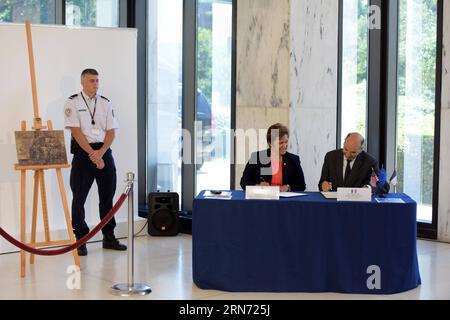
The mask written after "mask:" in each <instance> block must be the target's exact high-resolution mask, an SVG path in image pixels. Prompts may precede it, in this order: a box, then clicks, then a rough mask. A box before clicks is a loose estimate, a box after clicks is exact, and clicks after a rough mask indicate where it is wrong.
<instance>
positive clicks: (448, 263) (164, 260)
mask: <svg viewBox="0 0 450 320" xmlns="http://www.w3.org/2000/svg"><path fill="white" fill-rule="evenodd" d="M88 250H89V255H88V256H87V257H82V258H81V262H82V266H83V267H82V272H81V289H79V290H70V289H68V283H69V285H72V286H73V284H74V283H75V282H74V281H72V280H73V279H74V276H73V275H71V274H69V273H67V268H68V267H70V266H71V265H72V264H73V260H72V259H71V258H72V256H71V255H70V254H68V255H64V256H59V257H37V258H36V263H35V265H34V266H32V267H31V268H30V266H29V265H27V276H26V278H24V279H21V278H20V277H19V270H20V255H19V254H18V253H16V254H7V255H0V285H1V287H2V288H3V289H2V290H0V299H130V298H121V297H116V296H113V295H111V294H110V293H109V288H110V287H111V286H112V285H114V284H117V283H124V282H126V281H127V253H126V252H115V251H110V250H103V249H102V248H101V243H92V244H88ZM191 253H192V245H191V236H189V235H179V236H177V237H167V238H156V237H155V238H153V237H149V236H144V237H140V238H138V239H137V240H136V242H135V282H145V283H146V284H148V285H149V286H150V287H151V288H152V290H153V291H152V293H151V294H150V295H148V296H145V297H134V298H133V299H155V300H189V299H195V300H201V299H215V300H223V299H233V300H246V299H251V300H264V299H271V300H278V299H282V300H291V299H313V300H315V299H321V300H328V299H446V300H449V299H450V244H444V243H438V242H430V241H422V240H419V241H418V254H419V264H420V272H421V277H422V286H421V287H419V288H417V289H415V290H412V291H409V292H405V293H401V294H398V295H391V296H367V295H344V294H336V293H321V294H309V293H289V294H287V293H279V294H275V293H230V292H221V291H209V290H201V289H199V288H197V287H196V286H195V285H194V284H193V282H192V257H191Z"/></svg>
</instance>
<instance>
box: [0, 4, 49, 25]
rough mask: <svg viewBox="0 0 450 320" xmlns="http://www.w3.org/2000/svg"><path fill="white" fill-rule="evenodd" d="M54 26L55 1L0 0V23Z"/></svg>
mask: <svg viewBox="0 0 450 320" xmlns="http://www.w3.org/2000/svg"><path fill="white" fill-rule="evenodd" d="M26 19H30V21H31V23H39V24H54V23H55V0H41V1H39V0H35V1H30V0H22V1H20V0H0V22H17V23H24V22H25V20H26Z"/></svg>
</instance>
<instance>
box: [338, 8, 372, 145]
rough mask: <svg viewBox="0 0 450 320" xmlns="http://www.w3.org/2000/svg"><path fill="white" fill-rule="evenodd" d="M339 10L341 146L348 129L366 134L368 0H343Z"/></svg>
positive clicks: (348, 131)
mask: <svg viewBox="0 0 450 320" xmlns="http://www.w3.org/2000/svg"><path fill="white" fill-rule="evenodd" d="M342 10H343V20H342V101H341V106H342V107H341V114H342V117H341V118H342V121H341V145H342V144H343V142H344V139H345V137H346V136H347V134H348V133H350V132H359V133H361V134H362V135H364V136H366V127H367V126H366V123H367V120H366V119H367V70H368V49H367V47H368V46H367V44H368V37H369V26H368V21H369V20H368V0H344V1H343V8H342Z"/></svg>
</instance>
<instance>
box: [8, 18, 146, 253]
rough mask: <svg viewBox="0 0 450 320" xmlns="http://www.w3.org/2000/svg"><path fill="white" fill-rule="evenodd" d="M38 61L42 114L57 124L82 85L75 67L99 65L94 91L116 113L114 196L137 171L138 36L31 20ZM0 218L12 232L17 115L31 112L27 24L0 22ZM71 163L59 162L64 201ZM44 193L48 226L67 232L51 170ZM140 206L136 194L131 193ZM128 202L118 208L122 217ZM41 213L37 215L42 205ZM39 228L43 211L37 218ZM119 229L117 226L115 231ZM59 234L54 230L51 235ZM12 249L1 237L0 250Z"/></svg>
mask: <svg viewBox="0 0 450 320" xmlns="http://www.w3.org/2000/svg"><path fill="white" fill-rule="evenodd" d="M32 33H33V43H34V56H35V63H36V75H37V90H38V100H39V109H40V115H41V118H42V119H43V121H47V120H52V121H53V126H54V128H55V130H61V129H63V128H64V119H63V112H64V108H63V105H64V102H65V100H66V99H67V97H69V96H70V95H72V94H75V93H78V92H80V90H81V86H80V80H79V79H80V73H81V71H82V70H83V69H84V68H87V67H92V68H95V69H97V70H98V71H99V73H100V90H99V93H100V94H102V95H103V96H106V97H108V98H109V99H110V100H111V101H112V103H113V105H114V107H115V114H116V117H117V118H118V121H119V126H120V128H119V130H118V131H117V138H116V140H115V141H114V144H113V146H112V149H113V154H114V157H115V161H116V167H117V177H118V179H117V180H118V183H117V192H116V197H115V199H118V197H119V196H120V194H121V193H122V191H123V189H124V182H123V181H124V179H125V176H126V172H130V171H131V172H135V173H136V174H137V111H136V109H137V94H136V79H137V77H136V41H137V31H136V30H132V29H113V28H102V29H99V28H68V27H62V26H43V25H39V26H32ZM0 43H1V50H0V70H1V74H0V88H1V94H0V114H1V116H0V226H1V227H2V228H4V229H5V230H7V231H8V232H9V233H11V234H12V235H14V236H15V237H19V234H20V233H19V230H20V173H19V172H16V171H14V164H15V163H16V162H17V156H16V150H15V141H14V131H16V130H18V129H19V126H20V121H21V120H26V121H27V122H28V124H30V123H31V122H32V120H33V101H32V93H31V84H30V75H29V66H28V54H27V47H26V33H25V27H24V25H17V24H0ZM65 137H66V150H67V153H68V155H69V161H71V159H72V156H71V155H70V152H69V151H70V150H69V149H70V148H69V146H70V133H69V132H67V131H66V132H65ZM69 175H70V169H64V170H63V179H64V184H65V187H66V194H67V196H68V200H69V206H70V205H71V201H72V193H71V190H70V186H69ZM46 183H47V185H46V187H47V201H48V209H49V220H50V227H51V230H55V235H56V234H58V236H60V235H61V234H62V235H64V234H66V233H65V232H64V233H63V232H61V231H63V230H64V231H65V230H66V226H65V220H64V214H63V209H62V204H61V197H60V194H59V189H58V185H57V180H56V175H55V174H54V171H47V173H46ZM32 186H33V184H32V172H29V173H28V180H27V219H28V221H27V228H28V230H29V227H30V217H31V206H32ZM135 198H136V199H135V207H137V197H135ZM85 208H86V215H87V219H86V221H87V222H88V224H89V225H90V226H95V225H96V224H97V223H98V222H99V217H98V196H97V187H96V185H95V183H94V186H93V188H92V189H91V193H90V196H89V198H88V200H87V202H86V207H85ZM126 212H127V208H126V205H125V206H123V208H122V209H121V211H120V212H119V214H118V215H117V216H116V219H117V221H118V222H121V221H126ZM38 216H39V217H42V215H41V211H40V210H39V212H38ZM38 228H39V229H38V232H42V230H43V227H42V219H40V221H39V223H38ZM119 236H120V234H119ZM55 238H56V236H55ZM11 250H15V248H13V247H12V246H10V245H9V244H8V243H7V242H6V241H5V240H4V239H0V253H2V252H6V251H11Z"/></svg>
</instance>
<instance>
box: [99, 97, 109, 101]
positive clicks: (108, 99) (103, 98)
mask: <svg viewBox="0 0 450 320" xmlns="http://www.w3.org/2000/svg"><path fill="white" fill-rule="evenodd" d="M100 97H101V98H102V99H105V100H106V101H108V102H111V101H109V99H108V98H106V97H104V96H100Z"/></svg>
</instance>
